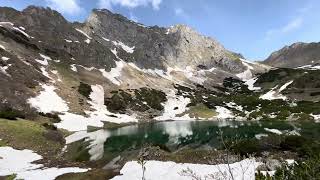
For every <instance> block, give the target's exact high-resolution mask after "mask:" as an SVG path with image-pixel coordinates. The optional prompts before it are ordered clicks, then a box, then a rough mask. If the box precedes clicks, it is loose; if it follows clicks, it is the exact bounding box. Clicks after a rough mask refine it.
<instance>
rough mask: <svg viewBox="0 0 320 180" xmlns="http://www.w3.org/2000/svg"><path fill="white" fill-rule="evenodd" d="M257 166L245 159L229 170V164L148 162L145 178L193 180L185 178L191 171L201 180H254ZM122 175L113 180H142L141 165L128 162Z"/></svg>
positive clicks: (254, 162)
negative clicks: (185, 173)
mask: <svg viewBox="0 0 320 180" xmlns="http://www.w3.org/2000/svg"><path fill="white" fill-rule="evenodd" d="M257 164H258V163H256V161H255V160H254V159H245V160H242V161H240V162H236V163H233V164H230V165H229V166H230V169H229V166H228V164H218V165H205V164H189V163H184V164H183V163H175V162H171V161H168V162H162V161H146V164H145V167H146V171H145V177H146V179H152V180H163V179H174V180H191V179H192V177H190V176H184V174H183V173H182V172H183V171H186V170H188V169H189V170H191V171H192V172H194V173H195V174H196V175H197V176H199V177H200V178H199V179H206V177H208V175H213V176H214V177H215V178H216V179H232V177H234V179H235V180H242V179H245V180H254V179H255V169H256V166H257ZM229 170H231V173H232V175H231V174H230V171H229ZM120 173H121V174H122V175H119V176H116V177H114V178H113V179H112V180H140V179H141V175H142V169H141V165H140V164H139V163H138V162H136V161H130V162H127V163H126V164H125V165H124V167H123V168H122V169H121V171H120Z"/></svg>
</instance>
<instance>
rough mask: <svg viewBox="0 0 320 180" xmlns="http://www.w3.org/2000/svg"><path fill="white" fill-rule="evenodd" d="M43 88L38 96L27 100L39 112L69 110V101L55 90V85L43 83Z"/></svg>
mask: <svg viewBox="0 0 320 180" xmlns="http://www.w3.org/2000/svg"><path fill="white" fill-rule="evenodd" d="M41 87H42V88H43V90H42V91H41V92H40V94H39V95H38V96H36V97H33V98H30V99H28V100H27V102H28V103H29V104H30V105H31V106H32V107H34V108H36V109H37V110H38V111H39V112H43V113H52V112H66V111H68V110H69V107H68V105H67V103H66V102H65V101H64V100H63V99H62V98H61V97H60V96H59V95H58V94H57V93H56V92H55V89H56V88H55V87H54V86H49V85H46V84H42V85H41Z"/></svg>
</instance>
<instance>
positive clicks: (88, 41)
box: [76, 28, 92, 44]
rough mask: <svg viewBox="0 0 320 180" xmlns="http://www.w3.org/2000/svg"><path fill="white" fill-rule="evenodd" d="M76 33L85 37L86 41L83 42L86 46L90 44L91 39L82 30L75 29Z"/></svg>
mask: <svg viewBox="0 0 320 180" xmlns="http://www.w3.org/2000/svg"><path fill="white" fill-rule="evenodd" d="M76 31H78V32H79V33H81V34H82V35H84V36H86V37H87V39H86V40H85V41H84V42H86V43H87V44H90V42H91V39H92V38H91V37H90V36H89V35H88V34H87V33H85V32H83V31H82V30H80V29H77V28H76Z"/></svg>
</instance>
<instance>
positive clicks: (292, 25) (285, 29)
mask: <svg viewBox="0 0 320 180" xmlns="http://www.w3.org/2000/svg"><path fill="white" fill-rule="evenodd" d="M302 24H303V18H302V17H297V18H295V19H292V20H291V21H290V22H288V23H287V24H285V25H284V26H282V27H279V28H275V29H270V30H268V31H267V32H266V37H265V38H266V39H270V38H271V37H272V36H274V35H279V34H286V33H289V32H291V31H294V30H296V29H299V28H300V27H301V25H302Z"/></svg>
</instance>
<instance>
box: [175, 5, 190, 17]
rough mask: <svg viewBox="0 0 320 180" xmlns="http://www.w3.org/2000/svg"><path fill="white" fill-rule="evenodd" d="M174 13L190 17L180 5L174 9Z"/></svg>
mask: <svg viewBox="0 0 320 180" xmlns="http://www.w3.org/2000/svg"><path fill="white" fill-rule="evenodd" d="M174 14H175V15H176V16H179V17H182V18H185V19H186V18H188V17H189V16H188V14H187V13H186V12H185V11H184V10H183V9H182V8H180V7H177V8H175V9H174Z"/></svg>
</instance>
